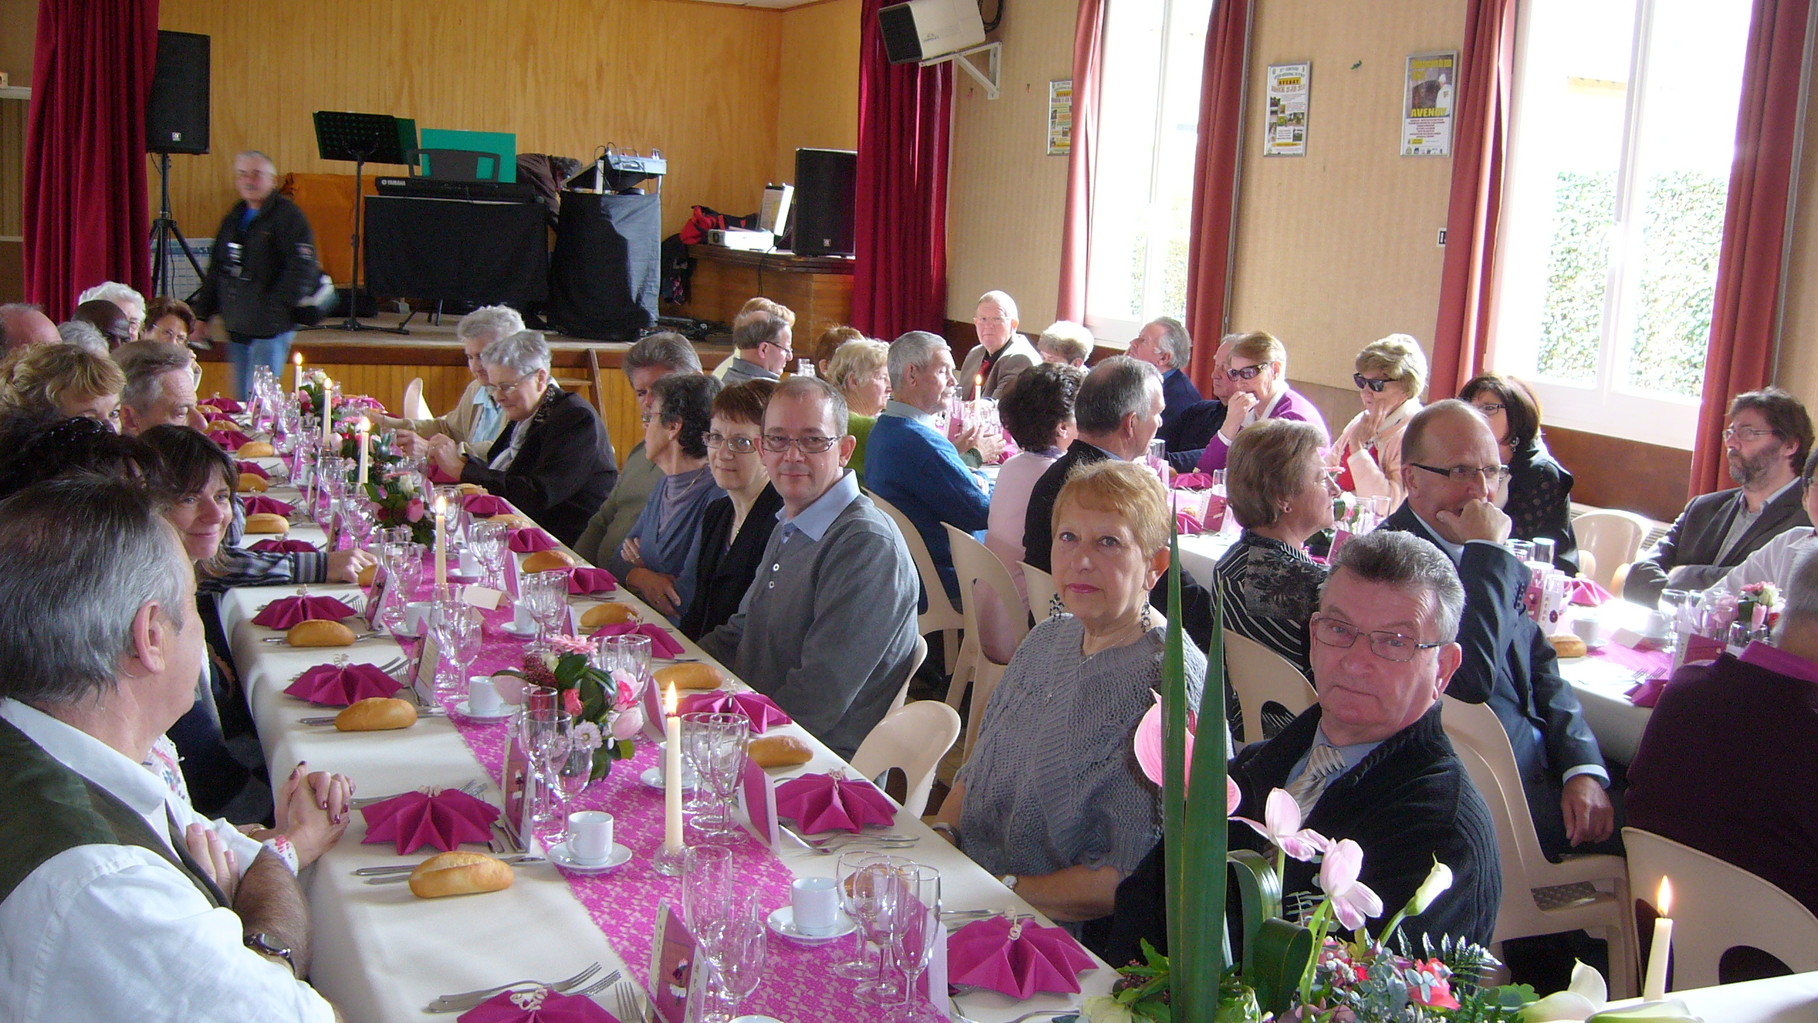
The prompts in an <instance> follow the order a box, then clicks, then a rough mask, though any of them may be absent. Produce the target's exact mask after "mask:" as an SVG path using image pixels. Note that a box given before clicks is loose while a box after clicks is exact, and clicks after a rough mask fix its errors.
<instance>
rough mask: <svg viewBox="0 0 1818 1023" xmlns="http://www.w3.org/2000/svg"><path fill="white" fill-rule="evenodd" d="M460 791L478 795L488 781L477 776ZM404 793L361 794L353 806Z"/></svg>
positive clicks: (483, 790) (383, 800) (381, 800)
mask: <svg viewBox="0 0 1818 1023" xmlns="http://www.w3.org/2000/svg"><path fill="white" fill-rule="evenodd" d="M413 791H419V792H420V791H422V790H421V789H416V790H413ZM459 791H461V792H465V793H467V794H468V795H470V796H477V795H479V794H480V793H482V792H485V791H486V783H485V782H484V781H481V780H480V779H478V778H475V779H473V780H472V781H469V782H467V783H466V784H464V785H462V786H461V787H460V790H459ZM402 795H406V793H403V792H394V793H392V794H391V795H389V796H361V797H360V798H358V799H355V800H354V801H353V806H354V807H355V808H358V807H362V806H371V805H372V804H374V803H383V802H385V801H386V800H387V799H396V798H398V797H399V796H402ZM356 873H358V871H356Z"/></svg>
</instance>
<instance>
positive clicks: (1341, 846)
mask: <svg viewBox="0 0 1818 1023" xmlns="http://www.w3.org/2000/svg"><path fill="white" fill-rule="evenodd" d="M1276 791H1277V792H1280V791H1281V790H1280V789H1277V790H1276ZM1282 794H1283V795H1287V793H1285V792H1284V793H1282ZM1288 801H1289V802H1293V799H1292V798H1290V799H1289V800H1288ZM1273 802H1274V797H1273V795H1271V797H1270V803H1271V805H1273ZM1362 871H1363V847H1362V846H1360V845H1358V844H1357V843H1356V842H1353V841H1351V840H1350V839H1348V838H1341V839H1339V840H1338V841H1336V842H1333V843H1331V844H1330V846H1328V847H1327V849H1326V858H1325V860H1324V861H1323V862H1322V863H1320V865H1319V887H1320V889H1321V890H1322V891H1324V892H1325V893H1326V897H1327V898H1328V899H1331V900H1332V912H1333V913H1334V914H1335V915H1336V916H1337V917H1338V922H1339V923H1341V924H1343V925H1344V927H1345V929H1346V930H1348V931H1355V930H1357V929H1358V928H1359V927H1362V926H1363V922H1364V920H1366V919H1368V918H1370V917H1376V916H1381V915H1382V899H1381V897H1379V896H1378V895H1377V894H1376V893H1375V892H1373V891H1371V890H1370V887H1369V886H1368V885H1366V884H1363V883H1362V882H1360V881H1358V880H1357V875H1358V874H1359V873H1361V872H1362Z"/></svg>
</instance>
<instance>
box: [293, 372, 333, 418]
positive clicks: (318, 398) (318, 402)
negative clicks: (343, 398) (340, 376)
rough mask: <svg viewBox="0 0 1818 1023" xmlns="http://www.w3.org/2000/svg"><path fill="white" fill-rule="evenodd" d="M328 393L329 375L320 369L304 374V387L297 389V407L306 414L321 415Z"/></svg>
mask: <svg viewBox="0 0 1818 1023" xmlns="http://www.w3.org/2000/svg"><path fill="white" fill-rule="evenodd" d="M327 391H328V374H327V373H324V372H323V371H321V370H319V369H312V370H308V371H306V372H305V373H304V374H303V386H301V387H299V388H297V407H298V408H300V409H302V410H303V411H304V412H313V413H319V412H321V410H322V403H323V402H324V401H325V400H326V397H325V395H326V394H327Z"/></svg>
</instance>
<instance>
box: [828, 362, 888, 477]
mask: <svg viewBox="0 0 1818 1023" xmlns="http://www.w3.org/2000/svg"><path fill="white" fill-rule="evenodd" d="M889 359H890V346H889V345H887V344H885V343H884V342H882V341H873V340H870V339H869V338H860V339H859V340H857V341H848V342H846V343H845V344H843V345H841V346H839V347H838V348H836V349H834V350H833V358H832V359H830V360H829V361H828V363H827V382H828V383H830V384H832V385H833V386H835V387H837V388H839V389H840V394H842V395H844V396H845V398H846V412H847V415H846V432H848V433H850V434H852V436H854V437H856V438H858V446H857V447H855V448H853V449H852V460H851V461H849V462H847V463H846V467H847V468H849V469H851V470H852V471H853V473H854V474H855V475H857V476H858V481H859V486H861V487H862V486H864V485H865V440H866V439H867V438H869V437H870V436H871V428H872V427H873V426H876V425H877V414H878V413H879V412H882V411H884V402H886V401H888V400H889V399H890V370H889V367H888V366H887V365H886V363H887V362H888V361H889Z"/></svg>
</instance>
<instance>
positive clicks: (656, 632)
mask: <svg viewBox="0 0 1818 1023" xmlns="http://www.w3.org/2000/svg"><path fill="white" fill-rule="evenodd" d="M633 635H636V636H649V637H650V656H652V657H680V656H681V655H682V644H680V643H677V642H676V641H675V637H674V636H671V635H670V634H669V631H668V630H667V629H665V628H663V627H662V626H661V625H656V624H653V623H651V622H620V623H619V624H617V625H602V626H600V628H599V629H597V630H595V631H594V634H593V638H594V639H601V638H604V637H606V636H633Z"/></svg>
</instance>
